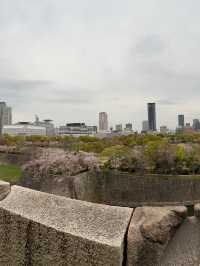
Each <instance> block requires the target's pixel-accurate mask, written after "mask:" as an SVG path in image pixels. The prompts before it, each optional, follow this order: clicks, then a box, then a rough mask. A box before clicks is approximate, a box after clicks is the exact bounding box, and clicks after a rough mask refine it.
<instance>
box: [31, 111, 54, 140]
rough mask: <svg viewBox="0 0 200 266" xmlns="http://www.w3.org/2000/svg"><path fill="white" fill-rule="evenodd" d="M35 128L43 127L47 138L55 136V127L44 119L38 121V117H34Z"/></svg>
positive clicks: (48, 120)
mask: <svg viewBox="0 0 200 266" xmlns="http://www.w3.org/2000/svg"><path fill="white" fill-rule="evenodd" d="M33 125H35V126H40V127H44V128H45V129H46V135H47V136H54V135H55V127H54V124H53V123H52V120H50V119H45V120H43V121H40V119H39V117H38V116H37V115H36V116H35V122H34V123H33Z"/></svg>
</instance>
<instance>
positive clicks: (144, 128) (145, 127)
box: [142, 120, 149, 132]
mask: <svg viewBox="0 0 200 266" xmlns="http://www.w3.org/2000/svg"><path fill="white" fill-rule="evenodd" d="M142 131H143V132H148V131H149V121H148V120H145V121H143V122H142Z"/></svg>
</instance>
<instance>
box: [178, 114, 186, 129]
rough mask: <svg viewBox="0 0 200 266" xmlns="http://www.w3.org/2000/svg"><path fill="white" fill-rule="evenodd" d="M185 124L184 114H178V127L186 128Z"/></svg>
mask: <svg viewBox="0 0 200 266" xmlns="http://www.w3.org/2000/svg"><path fill="white" fill-rule="evenodd" d="M184 126H185V117H184V115H178V127H179V128H184Z"/></svg>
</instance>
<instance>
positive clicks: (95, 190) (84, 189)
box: [74, 171, 200, 208]
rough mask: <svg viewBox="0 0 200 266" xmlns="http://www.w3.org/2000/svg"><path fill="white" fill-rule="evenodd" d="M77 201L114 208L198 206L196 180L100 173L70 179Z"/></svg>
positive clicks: (198, 180) (199, 187) (198, 181)
mask: <svg viewBox="0 0 200 266" xmlns="http://www.w3.org/2000/svg"><path fill="white" fill-rule="evenodd" d="M74 183H75V184H74V189H75V193H74V194H75V195H76V198H77V199H80V200H85V201H90V202H96V203H103V204H109V205H115V206H127V207H132V208H134V207H138V206H144V205H146V206H148V205H149V206H166V205H193V204H194V203H199V202H200V194H199V191H200V176H157V175H149V176H140V175H131V174H126V173H120V172H115V171H104V172H99V173H85V174H83V175H80V176H79V177H76V178H75V179H74Z"/></svg>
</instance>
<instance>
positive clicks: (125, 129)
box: [124, 123, 133, 132]
mask: <svg viewBox="0 0 200 266" xmlns="http://www.w3.org/2000/svg"><path fill="white" fill-rule="evenodd" d="M124 131H127V132H132V131H133V124H131V123H128V124H126V126H125V128H124Z"/></svg>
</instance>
